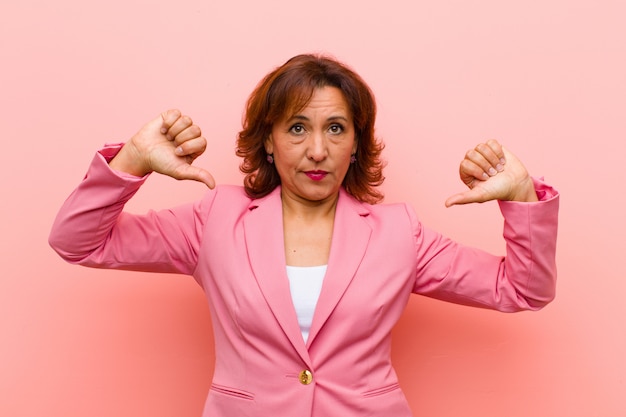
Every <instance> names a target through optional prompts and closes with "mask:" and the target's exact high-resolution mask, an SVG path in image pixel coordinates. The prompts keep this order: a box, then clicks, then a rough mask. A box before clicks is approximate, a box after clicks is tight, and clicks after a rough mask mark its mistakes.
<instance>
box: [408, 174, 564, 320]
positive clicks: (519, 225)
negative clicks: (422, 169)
mask: <svg viewBox="0 0 626 417" xmlns="http://www.w3.org/2000/svg"><path fill="white" fill-rule="evenodd" d="M533 181H534V183H535V189H536V190H537V196H538V197H539V200H540V201H539V202H536V203H523V202H512V201H499V202H498V203H499V205H500V210H501V212H502V214H503V216H504V233H503V235H504V239H505V242H506V256H495V255H491V254H489V253H486V252H484V251H482V250H479V249H475V248H470V247H467V246H464V245H461V244H459V243H457V242H454V241H452V240H450V239H448V238H446V237H444V236H441V235H440V234H438V233H436V232H433V231H431V230H429V229H427V228H425V227H423V226H422V225H421V224H420V223H419V222H418V221H417V219H416V218H415V215H414V213H412V212H411V216H412V217H413V218H412V220H411V221H412V224H413V233H414V237H415V243H416V250H417V271H416V281H415V285H414V288H413V291H414V292H415V293H418V294H422V295H426V296H429V297H433V298H437V299H441V300H444V301H450V302H453V303H457V304H464V305H470V306H475V307H484V308H491V309H496V310H499V311H504V312H515V311H520V310H538V309H540V308H542V307H544V306H545V305H546V304H548V303H549V302H550V301H552V300H553V299H554V297H555V287H556V240H557V227H558V208H559V194H558V192H557V191H556V190H554V189H553V188H552V187H550V186H548V185H547V184H545V183H544V182H543V181H542V180H540V179H533Z"/></svg>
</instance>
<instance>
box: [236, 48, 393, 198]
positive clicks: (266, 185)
mask: <svg viewBox="0 0 626 417" xmlns="http://www.w3.org/2000/svg"><path fill="white" fill-rule="evenodd" d="M327 86H329V87H336V88H338V89H340V90H341V91H342V92H343V95H344V97H345V99H346V102H347V103H348V105H349V106H350V110H351V112H352V119H353V121H354V130H355V140H356V141H357V153H356V155H355V157H356V162H354V163H352V164H350V168H349V169H348V173H347V174H346V177H345V178H344V180H343V183H342V186H343V187H344V189H345V190H346V191H347V192H348V193H349V194H351V195H352V196H353V197H354V198H356V199H357V200H359V201H363V202H367V203H371V204H374V203H377V202H379V201H381V200H382V199H383V194H382V193H381V192H380V191H379V190H378V189H377V188H376V187H377V186H379V185H381V184H382V183H383V181H384V179H385V177H384V176H383V172H382V171H383V167H384V163H383V161H382V160H381V156H380V155H381V152H382V150H383V148H384V145H383V143H382V142H381V141H379V140H377V139H376V137H375V136H374V123H375V121H376V102H375V100H374V94H373V93H372V91H371V90H370V88H369V87H368V85H367V84H366V83H365V82H364V81H363V79H362V78H361V77H360V76H359V75H358V74H357V73H355V72H354V71H352V70H351V69H350V68H348V67H347V66H346V65H344V64H342V63H340V62H338V61H337V60H335V59H333V58H330V57H328V56H324V55H312V54H305V55H298V56H295V57H293V58H291V59H290V60H288V61H287V62H286V63H285V64H283V65H282V66H280V67H278V68H277V69H275V70H274V71H272V72H270V73H269V74H267V75H266V76H265V78H263V80H261V82H260V83H259V84H258V85H257V87H256V88H255V90H254V91H253V92H252V94H251V95H250V98H249V99H248V103H247V106H246V111H245V114H244V117H243V130H241V131H240V132H239V135H238V137H237V151H236V153H237V156H240V157H242V158H243V161H242V163H241V165H240V166H239V169H240V170H241V172H243V173H244V174H246V176H245V179H244V187H245V190H246V193H247V194H248V195H249V196H250V197H252V198H260V197H263V196H265V195H267V194H269V193H270V192H272V190H274V189H275V188H276V186H278V185H279V184H280V177H279V175H278V172H277V171H276V168H275V167H274V165H272V164H270V163H269V162H268V161H267V153H266V151H265V147H264V144H265V141H266V140H267V139H268V138H269V135H270V133H271V131H272V126H273V124H274V123H275V122H277V121H279V120H282V119H283V118H284V117H286V116H287V117H291V116H292V115H293V114H295V113H297V112H298V111H300V110H302V109H303V108H304V107H305V106H306V105H307V104H308V103H309V101H310V100H311V98H312V96H313V93H314V92H315V90H316V89H318V88H322V87H327Z"/></svg>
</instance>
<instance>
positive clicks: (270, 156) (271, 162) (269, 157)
mask: <svg viewBox="0 0 626 417" xmlns="http://www.w3.org/2000/svg"><path fill="white" fill-rule="evenodd" d="M265 159H267V162H268V163H270V164H273V163H274V155H273V154H271V153H268V154H267V157H266V158H265Z"/></svg>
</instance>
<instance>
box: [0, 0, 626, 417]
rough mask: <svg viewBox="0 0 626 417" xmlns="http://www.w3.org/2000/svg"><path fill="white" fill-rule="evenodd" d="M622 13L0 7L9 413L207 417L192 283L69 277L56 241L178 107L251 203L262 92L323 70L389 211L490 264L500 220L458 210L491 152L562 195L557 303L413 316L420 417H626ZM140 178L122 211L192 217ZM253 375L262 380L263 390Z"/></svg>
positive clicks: (205, 352) (94, 274)
mask: <svg viewBox="0 0 626 417" xmlns="http://www.w3.org/2000/svg"><path fill="white" fill-rule="evenodd" d="M624 4H625V3H624V2H623V1H621V0H614V1H610V0H541V1H539V0H529V1H524V2H521V1H519V2H510V1H502V0H485V1H480V0H474V1H468V0H427V1H417V2H415V1H408V0H405V1H393V0H388V1H379V2H369V3H368V2H363V1H357V0H346V1H339V0H318V1H315V2H306V3H305V2H294V1H293V0H290V1H287V0H284V1H275V0H274V1H272V0H268V1H245V2H242V1H232V0H231V1H210V0H202V1H201V0H179V1H158V0H157V1H147V0H144V1H142V0H124V1H121V0H108V1H106V2H104V1H102V2H90V1H83V0H80V1H79V0H57V1H43V0H30V1H28V0H27V1H14V2H8V1H3V2H2V5H1V6H0V59H1V63H2V69H0V74H1V77H0V83H1V84H0V87H1V88H0V100H1V102H0V104H1V108H0V118H1V119H0V120H1V121H2V124H1V128H0V131H1V132H2V138H3V143H4V144H5V148H4V151H3V152H2V153H0V167H1V169H2V176H1V177H0V178H1V179H0V181H1V187H2V188H1V191H2V204H1V205H0V210H1V212H0V214H1V215H0V222H1V224H0V230H1V231H2V239H1V240H0V245H1V246H0V256H1V257H2V258H1V261H2V269H3V270H2V273H1V274H0V337H1V338H2V339H1V343H0V415H2V416H11V417H13V416H20V417H31V416H32V417H34V416H42V415H46V416H55V417H57V416H58V417H74V416H76V417H78V416H80V417H83V416H91V417H100V416H102V417H104V416H118V417H126V416H128V417H130V416H154V417H156V416H163V417H165V416H174V415H175V416H198V415H199V414H200V411H201V409H202V406H203V402H204V399H205V395H206V393H207V390H208V387H209V382H210V377H211V373H212V361H213V353H212V352H213V350H212V336H211V328H210V319H209V315H208V309H207V307H206V305H205V303H204V299H203V295H202V293H201V291H200V288H199V287H198V286H197V285H196V284H195V283H194V282H193V280H192V279H191V278H189V277H181V276H164V275H148V274H138V273H129V272H115V271H99V270H89V269H84V268H79V267H73V266H70V265H68V264H65V263H64V262H62V261H61V260H60V259H59V258H58V257H57V256H56V255H55V254H54V253H53V252H52V250H51V249H50V248H49V247H48V245H47V235H48V231H49V228H50V225H51V222H52V219H53V217H54V215H55V213H56V210H57V209H58V208H59V206H60V205H61V203H62V201H63V199H64V198H65V197H66V196H67V194H68V193H69V192H70V191H71V190H72V188H73V187H74V186H75V185H76V184H77V183H78V181H79V180H80V179H81V178H82V175H83V174H84V172H85V169H86V167H87V164H88V162H89V160H90V159H91V157H92V155H93V153H94V151H95V150H96V149H97V148H98V147H99V146H100V145H101V144H103V143H104V142H106V141H117V140H124V139H126V138H128V137H129V136H130V135H132V134H133V133H134V132H135V131H136V130H137V129H138V128H139V127H140V126H141V124H143V123H144V122H145V121H147V120H149V119H150V118H152V117H153V116H155V115H157V114H158V113H159V112H161V111H162V110H165V109H167V108H169V107H180V108H181V109H183V110H184V111H185V112H186V113H188V114H190V115H191V116H192V117H193V118H194V120H195V121H196V122H197V123H198V124H200V125H201V126H202V127H203V131H204V133H205V136H206V137H207V138H208V139H209V140H210V148H209V151H208V152H207V155H205V156H203V157H202V158H201V159H200V160H199V161H198V163H200V164H202V165H203V166H206V167H208V168H209V169H210V170H211V171H212V172H213V174H214V176H215V177H216V179H217V181H218V182H221V183H240V182H241V176H240V174H239V173H238V168H237V167H238V161H237V159H236V157H235V156H234V153H233V150H234V138H235V135H236V132H237V131H238V129H239V127H240V119H241V114H242V109H243V105H244V101H245V99H246V98H247V95H248V94H249V93H250V91H251V90H252V88H253V87H254V86H255V84H256V82H257V81H258V80H259V79H260V78H261V77H262V76H263V75H264V74H265V73H266V72H268V71H269V70H271V69H273V68H274V67H275V66H276V65H279V64H281V63H282V62H284V61H285V60H286V59H287V58H289V57H291V56H292V55H295V54H297V53H301V52H311V51H325V52H329V53H331V54H333V55H335V56H336V57H338V58H339V59H341V60H343V61H345V62H347V63H348V64H350V65H351V66H352V67H353V68H355V69H356V70H357V71H358V72H359V73H360V74H361V75H362V76H363V77H364V78H365V79H366V80H367V81H368V82H369V84H370V85H371V87H372V89H373V90H374V92H375V94H376V96H377V99H378V103H379V106H380V115H379V116H380V117H379V121H378V134H379V135H380V136H381V137H382V138H383V139H384V140H385V141H386V143H387V148H386V150H385V157H386V159H387V160H388V161H389V165H388V168H387V170H386V175H387V181H386V183H385V185H384V190H385V192H386V194H387V201H390V202H391V201H400V200H402V201H409V202H410V203H412V204H413V205H414V206H415V208H416V209H417V211H418V213H419V215H420V216H421V218H422V220H423V221H424V222H425V223H426V224H427V225H429V226H431V227H433V228H436V229H438V230H440V231H442V232H444V233H445V234H448V235H449V236H451V237H454V238H456V239H458V240H461V241H464V242H466V243H469V244H473V245H478V246H481V247H483V248H485V249H488V250H491V251H493V252H496V253H501V251H502V249H503V245H502V242H501V238H500V233H501V232H500V230H501V223H502V220H501V217H500V215H499V213H498V210H497V207H496V205H495V204H493V203H488V204H485V205H477V206H471V207H470V206H468V207H454V208H451V209H445V208H444V205H443V202H444V200H445V198H446V197H447V196H448V195H450V194H452V193H454V192H456V191H457V190H459V189H461V188H462V186H461V184H460V182H459V181H458V180H457V164H458V162H459V161H460V159H461V158H462V156H463V154H464V152H465V151H466V150H467V149H468V148H470V147H472V146H473V145H474V144H475V143H477V142H478V141H481V140H484V139H486V138H490V137H495V138H498V139H500V140H501V141H502V142H503V143H505V144H506V145H507V146H508V147H509V148H510V149H511V150H512V151H514V152H515V153H516V154H517V155H518V156H520V157H521V158H522V160H523V161H524V162H525V163H526V165H527V167H528V168H529V170H530V171H531V172H532V173H533V174H534V175H543V176H545V177H546V179H547V180H548V181H549V182H550V183H552V184H553V185H555V186H556V187H557V188H558V189H559V190H560V191H561V193H562V205H561V228H560V234H559V253H558V264H559V283H558V296H557V300H556V301H555V302H554V303H553V304H551V305H550V306H548V307H547V308H546V309H545V310H543V311H541V312H539V313H521V314H516V315H505V314H499V313H494V312H490V311H482V310H477V309H470V308H464V307H458V306H454V305H448V304H443V303H440V302H435V301H431V300H427V299H424V298H421V297H414V298H413V299H412V301H411V303H410V305H409V308H408V309H407V311H406V314H405V315H404V316H403V318H402V320H401V323H400V324H399V326H398V327H397V329H396V331H395V334H394V361H395V365H396V367H397V370H398V372H399V375H400V379H401V384H402V386H403V387H404V389H405V392H406V394H407V397H408V399H409V401H410V404H411V407H412V409H413V410H414V412H415V414H416V416H438V417H446V416H450V417H451V416H455V417H456V416H460V415H462V416H466V417H471V416H476V417H490V416H494V417H495V416H508V417H518V416H519V417H522V416H535V417H544V416H545V417H548V416H551V417H554V416H567V417H578V416H580V417H590V416H602V417H612V416H616V417H617V416H624V415H626V399H625V397H624V393H625V392H626V384H625V375H626V359H625V356H626V355H625V354H626V303H625V302H624V298H625V296H626V281H625V278H626V267H625V266H624V257H625V255H624V249H625V243H624V240H625V237H626V222H625V220H624V206H625V203H626V201H625V199H626V197H625V196H626V193H625V192H624V186H625V181H624V180H625V179H626V176H625V175H624V168H623V167H624V153H625V152H626V120H625V114H626V75H625V74H626V59H625V57H626V30H625V29H624V21H625V19H626V7H625V6H624ZM202 192H203V186H202V185H200V184H196V183H179V182H176V181H174V180H170V179H167V178H157V177H156V176H155V177H153V178H151V179H150V181H149V183H148V184H147V185H146V186H145V188H143V189H142V190H141V192H140V193H139V195H138V196H137V198H136V200H134V201H133V202H132V204H131V205H130V207H129V209H130V210H133V211H138V212H141V211H143V210H145V209H146V208H148V207H154V208H161V207H167V206H170V205H173V204H177V203H180V202H185V201H189V200H193V199H196V198H198V197H199V196H200V195H201V193H202ZM262 377H263V376H262V375H259V378H262Z"/></svg>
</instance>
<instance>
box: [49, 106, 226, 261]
mask: <svg viewBox="0 0 626 417" xmlns="http://www.w3.org/2000/svg"><path fill="white" fill-rule="evenodd" d="M161 129H163V130H161ZM203 141H204V138H202V137H201V136H200V131H199V128H197V127H195V125H193V123H192V122H191V120H190V119H188V118H185V119H183V118H182V117H181V116H180V113H179V112H177V111H170V112H166V113H164V114H163V115H161V116H160V117H158V118H157V119H155V120H153V121H151V122H149V123H148V124H146V125H145V126H144V127H143V128H142V129H141V130H140V131H139V132H138V133H137V134H136V135H135V136H133V138H131V140H130V141H129V142H128V143H126V144H125V145H113V146H108V147H106V148H104V149H103V150H101V151H100V152H99V153H98V154H97V155H96V157H95V158H94V160H93V162H92V164H91V166H90V168H89V171H88V172H87V175H86V176H85V178H84V179H83V181H82V182H81V184H80V185H79V186H78V187H77V189H76V190H75V191H74V192H73V193H72V194H71V195H70V197H69V198H68V199H67V200H66V201H65V203H64V204H63V206H62V208H61V210H60V211H59V213H58V215H57V218H56V219H55V222H54V224H53V227H52V231H51V233H50V237H49V242H50V245H51V246H52V247H53V248H54V249H55V250H56V251H57V252H58V253H59V255H61V257H62V258H63V259H65V260H67V261H68V262H72V263H77V264H81V265H86V266H92V267H103V268H120V269H135V270H146V271H159V272H183V273H190V272H191V271H192V270H193V266H194V265H195V257H196V253H197V247H198V245H199V240H200V232H201V226H202V223H203V219H202V218H201V215H204V216H206V213H207V211H208V210H207V207H206V204H210V201H212V200H210V198H211V196H212V195H213V194H214V193H210V195H209V196H208V198H207V199H205V200H203V201H201V202H198V203H197V204H194V205H187V206H182V207H179V208H176V209H173V210H164V211H161V212H158V213H157V212H154V211H151V212H149V213H148V214H146V215H143V216H137V215H131V214H128V213H124V212H123V208H124V205H125V203H126V202H127V201H128V200H129V199H130V198H131V197H132V196H133V195H134V194H135V193H136V192H137V190H138V189H139V187H140V186H141V184H143V182H144V181H145V179H146V176H147V174H148V173H150V172H152V171H157V172H161V173H164V174H166V175H170V176H174V177H175V178H179V179H183V178H188V179H197V180H203V179H204V180H209V179H210V181H209V182H210V184H207V185H212V184H213V183H212V178H211V177H210V174H208V172H206V171H203V170H201V169H199V168H197V169H194V168H196V167H191V165H190V164H191V162H192V161H193V159H195V157H197V156H198V155H199V154H200V153H202V151H203V150H204V145H205V143H206V142H205V141H204V144H203V143H202V142H203ZM181 147H186V148H185V149H186V150H185V151H184V152H183V154H182V156H181V155H180V154H177V153H176V149H177V148H181ZM190 152H191V153H190ZM112 168H115V169H116V170H114V169H112ZM205 183H206V182H205ZM202 213H204V214H202Z"/></svg>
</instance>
